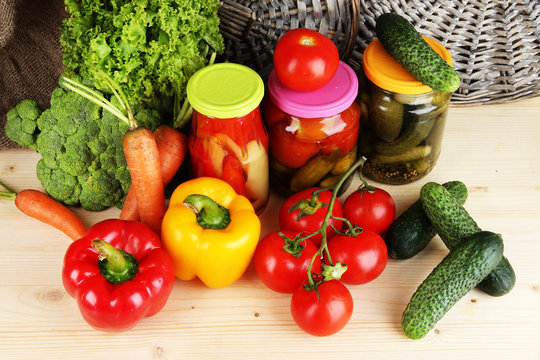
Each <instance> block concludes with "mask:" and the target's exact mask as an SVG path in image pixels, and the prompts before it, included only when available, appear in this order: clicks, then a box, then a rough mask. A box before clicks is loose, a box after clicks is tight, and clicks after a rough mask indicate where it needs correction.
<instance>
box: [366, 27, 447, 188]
mask: <svg viewBox="0 0 540 360" xmlns="http://www.w3.org/2000/svg"><path fill="white" fill-rule="evenodd" d="M424 39H425V40H426V42H427V43H428V44H429V45H430V46H431V47H432V48H433V49H434V50H435V51H436V52H437V53H438V54H439V55H440V56H441V57H442V58H443V59H444V60H445V61H446V62H447V63H448V64H449V65H452V59H451V57H450V54H449V52H448V51H447V49H446V48H445V47H444V46H443V45H442V44H441V43H439V42H437V41H436V40H433V39H431V38H427V37H424ZM362 65H363V70H364V75H365V79H364V81H363V84H362V86H361V89H360V98H361V105H362V110H363V112H362V119H361V130H360V134H359V143H358V147H359V153H360V154H361V155H364V156H365V157H366V158H367V161H366V162H365V164H364V166H363V169H362V173H363V174H364V175H366V176H367V177H369V178H371V179H374V180H376V181H379V182H382V183H385V184H407V183H410V182H413V181H416V180H418V179H420V178H422V177H424V176H425V175H427V174H428V173H429V172H430V171H431V170H432V169H433V167H434V166H435V164H436V163H437V160H438V158H439V154H440V152H441V145H442V139H443V133H444V127H445V122H446V115H447V112H448V105H449V103H450V98H451V95H452V94H451V93H441V92H438V91H435V90H433V89H431V88H430V87H429V86H427V85H424V84H422V83H421V82H420V81H418V80H416V79H415V78H414V77H413V76H412V75H411V74H410V73H409V72H407V71H406V70H405V69H404V68H403V67H402V66H401V65H400V64H398V63H397V61H396V60H395V59H394V58H392V57H391V56H390V54H388V52H387V51H386V50H385V49H384V47H383V46H382V44H381V42H380V41H379V40H378V39H375V40H374V41H373V42H371V43H370V44H369V45H368V46H367V48H366V49H365V51H364V54H363V64H362Z"/></svg>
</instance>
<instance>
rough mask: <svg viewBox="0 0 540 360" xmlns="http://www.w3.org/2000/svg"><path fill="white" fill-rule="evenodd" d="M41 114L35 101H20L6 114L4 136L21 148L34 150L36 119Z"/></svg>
mask: <svg viewBox="0 0 540 360" xmlns="http://www.w3.org/2000/svg"><path fill="white" fill-rule="evenodd" d="M41 112H42V111H41V109H40V108H39V105H38V103H37V102H36V101H33V100H23V101H21V102H20V103H19V104H17V105H16V106H15V107H14V108H13V109H11V110H10V111H9V112H8V113H7V122H6V127H5V131H6V136H7V137H8V138H10V139H11V140H13V141H15V142H16V143H17V144H19V145H20V146H22V147H26V148H30V149H33V150H35V149H36V146H37V145H36V136H37V133H36V132H37V119H38V118H39V116H40V115H41Z"/></svg>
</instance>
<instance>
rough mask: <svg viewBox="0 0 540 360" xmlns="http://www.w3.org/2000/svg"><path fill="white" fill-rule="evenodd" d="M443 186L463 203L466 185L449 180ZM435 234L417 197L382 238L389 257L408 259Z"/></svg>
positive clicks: (422, 247)
mask: <svg viewBox="0 0 540 360" xmlns="http://www.w3.org/2000/svg"><path fill="white" fill-rule="evenodd" d="M443 186H444V188H445V189H447V190H448V191H449V192H450V194H452V196H453V197H454V198H456V200H457V201H458V202H459V203H460V204H464V203H465V200H467V187H466V186H465V184H464V183H462V182H461V181H450V182H447V183H444V184H443ZM436 234H437V232H436V231H435V228H434V227H433V225H432V224H431V222H430V221H429V219H428V218H427V216H426V214H425V213H424V209H423V208H422V203H421V202H420V199H418V200H417V201H416V202H414V203H413V204H412V205H411V206H410V207H409V208H408V209H407V210H405V211H404V212H403V213H401V215H399V216H398V217H397V218H396V219H395V220H394V221H393V222H392V224H391V225H390V227H389V228H388V230H387V232H386V235H385V237H384V240H385V241H386V246H387V247H388V254H389V255H390V257H392V258H394V259H410V258H412V257H413V256H415V255H416V254H418V253H419V252H420V251H422V250H423V249H424V248H425V247H426V246H427V244H428V243H429V242H430V241H431V239H433V237H434V236H435V235H436Z"/></svg>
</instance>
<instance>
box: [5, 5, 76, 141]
mask: <svg viewBox="0 0 540 360" xmlns="http://www.w3.org/2000/svg"><path fill="white" fill-rule="evenodd" d="M65 16H66V13H65V11H64V1H63V0H39V1H35V0H0V150H4V149H9V148H17V147H18V145H17V144H15V143H14V142H12V141H11V140H9V139H8V138H7V137H6V135H5V132H4V127H5V123H6V114H7V112H8V111H9V109H11V108H13V107H14V106H15V105H17V104H18V103H19V102H20V101H21V100H24V99H33V100H36V101H37V102H38V103H39V104H40V105H41V106H42V107H43V108H48V107H49V99H50V95H51V92H52V91H53V89H54V88H55V87H56V86H57V84H58V77H59V75H60V74H61V72H62V70H63V65H62V55H61V47H60V41H59V39H60V29H59V27H60V24H61V23H62V19H63V18H64V17H65Z"/></svg>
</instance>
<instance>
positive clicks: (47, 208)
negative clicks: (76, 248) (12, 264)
mask: <svg viewBox="0 0 540 360" xmlns="http://www.w3.org/2000/svg"><path fill="white" fill-rule="evenodd" d="M0 186H2V187H4V188H5V189H6V190H7V191H8V192H2V193H1V195H0V197H2V198H4V199H15V206H17V208H18V209H19V210H20V211H21V212H22V213H24V214H26V215H28V216H31V217H33V218H34V219H36V220H39V221H41V222H44V223H46V224H49V225H51V226H54V227H55V228H57V229H58V230H60V231H62V232H63V233H65V234H66V235H67V236H69V237H70V238H71V239H72V240H78V239H80V238H82V237H83V236H84V235H85V234H86V226H84V224H83V223H82V221H81V219H79V217H78V216H77V215H76V214H75V213H74V212H72V211H71V210H70V209H68V208H67V207H66V206H64V205H63V204H61V203H59V202H58V201H56V200H54V199H53V198H52V197H50V196H49V195H47V194H44V193H42V192H41V191H37V190H32V189H26V190H22V191H20V192H19V193H16V192H14V191H13V190H11V189H10V188H8V187H7V186H6V185H4V184H3V183H1V182H0Z"/></svg>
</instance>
